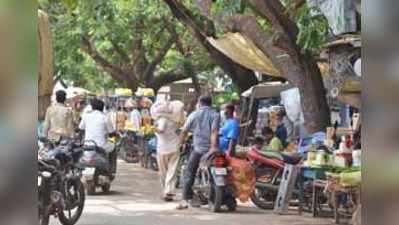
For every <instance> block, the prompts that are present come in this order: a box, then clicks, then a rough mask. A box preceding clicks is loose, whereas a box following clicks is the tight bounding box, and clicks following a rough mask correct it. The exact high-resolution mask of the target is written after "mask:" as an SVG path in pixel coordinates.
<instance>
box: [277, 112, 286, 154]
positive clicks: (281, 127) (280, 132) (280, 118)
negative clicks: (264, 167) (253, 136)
mask: <svg viewBox="0 0 399 225" xmlns="http://www.w3.org/2000/svg"><path fill="white" fill-rule="evenodd" d="M284 118H285V111H283V110H281V111H279V112H278V113H277V122H278V125H277V128H276V132H275V136H276V137H277V138H278V139H279V140H280V141H281V144H282V145H283V147H286V146H287V145H288V143H287V141H288V140H287V137H288V132H287V127H286V126H285V124H284Z"/></svg>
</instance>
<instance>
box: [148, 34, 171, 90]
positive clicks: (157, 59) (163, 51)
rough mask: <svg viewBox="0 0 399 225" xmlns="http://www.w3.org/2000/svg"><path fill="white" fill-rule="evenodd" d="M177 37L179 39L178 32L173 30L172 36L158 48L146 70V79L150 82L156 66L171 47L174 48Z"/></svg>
mask: <svg viewBox="0 0 399 225" xmlns="http://www.w3.org/2000/svg"><path fill="white" fill-rule="evenodd" d="M177 39H178V36H177V33H176V32H172V33H171V37H170V38H169V39H168V41H167V42H166V44H165V45H164V47H163V48H161V49H159V50H158V52H157V55H156V56H155V57H154V59H153V60H152V62H150V63H149V64H148V66H147V68H146V71H145V74H146V79H147V81H148V82H150V81H151V79H152V78H153V74H154V71H155V69H156V67H157V66H158V65H159V64H160V63H161V62H162V60H163V59H164V57H165V56H166V54H167V53H168V51H169V49H170V48H172V46H173V44H174V43H175V42H176V40H177Z"/></svg>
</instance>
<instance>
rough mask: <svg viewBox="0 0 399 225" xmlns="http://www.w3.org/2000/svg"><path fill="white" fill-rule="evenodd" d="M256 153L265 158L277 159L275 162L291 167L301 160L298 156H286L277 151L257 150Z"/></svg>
mask: <svg viewBox="0 0 399 225" xmlns="http://www.w3.org/2000/svg"><path fill="white" fill-rule="evenodd" d="M257 152H258V153H259V154H260V155H261V156H263V157H265V158H269V159H277V160H280V161H283V162H284V163H287V164H292V165H296V164H298V163H299V162H300V161H301V159H302V157H301V156H299V155H287V154H284V153H281V152H277V151H259V150H257Z"/></svg>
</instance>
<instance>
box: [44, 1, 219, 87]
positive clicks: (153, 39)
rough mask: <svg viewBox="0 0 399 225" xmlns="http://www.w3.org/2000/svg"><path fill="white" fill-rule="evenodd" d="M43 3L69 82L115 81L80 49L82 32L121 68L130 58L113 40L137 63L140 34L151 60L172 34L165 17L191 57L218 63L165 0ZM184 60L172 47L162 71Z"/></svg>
mask: <svg viewBox="0 0 399 225" xmlns="http://www.w3.org/2000/svg"><path fill="white" fill-rule="evenodd" d="M39 6H40V8H42V9H43V10H45V11H46V12H48V14H49V15H50V20H51V23H52V31H53V36H54V52H55V73H56V75H58V76H60V77H62V78H63V79H64V80H66V81H67V82H69V83H71V82H73V83H74V84H75V85H79V86H82V87H85V88H88V89H90V90H92V91H96V90H101V89H102V88H103V87H106V88H112V87H114V86H115V81H113V80H112V79H111V78H110V76H109V75H108V74H106V73H104V72H103V70H102V69H101V68H99V67H98V65H96V63H95V62H94V61H93V60H92V59H91V58H90V57H89V56H87V55H86V54H85V53H84V52H82V50H81V45H82V36H83V35H86V36H90V39H91V40H92V41H93V43H94V45H95V47H96V49H97V50H98V51H99V52H100V53H101V55H103V56H104V58H106V59H107V60H108V61H109V62H111V63H112V64H114V65H117V66H119V67H121V68H123V67H124V66H126V65H127V63H126V62H125V61H124V59H123V57H122V56H121V55H120V54H119V53H117V52H116V51H115V48H114V46H113V43H116V44H117V45H118V46H119V47H120V49H122V51H124V52H125V53H126V55H127V56H128V59H129V64H133V63H134V62H133V61H134V59H135V58H136V55H134V53H133V52H134V51H133V42H134V40H136V39H142V40H143V47H142V48H143V49H146V52H145V56H146V58H147V60H148V61H152V60H153V59H154V58H155V57H156V55H157V53H158V51H159V49H161V48H162V47H164V45H165V43H166V42H167V40H168V39H169V38H170V33H169V32H167V30H166V29H165V24H166V22H171V23H172V25H173V27H174V28H175V29H176V32H177V33H178V35H179V37H180V38H181V42H182V44H183V46H184V48H186V49H188V50H189V51H190V52H191V57H190V59H191V60H192V61H193V62H195V63H196V64H199V66H200V68H201V69H205V70H206V69H213V67H214V64H213V63H211V62H210V61H209V58H208V57H207V56H206V55H205V54H206V53H205V51H204V49H202V47H200V46H199V45H198V44H197V42H196V40H195V39H193V38H192V37H191V35H189V34H188V32H185V29H184V27H183V26H182V25H180V24H179V23H177V22H176V21H174V20H173V16H172V14H171V13H170V11H169V9H168V7H166V5H165V4H164V3H163V1H162V0H96V1H78V0H39ZM185 60H187V57H186V56H183V55H182V54H181V53H180V52H179V51H178V50H177V49H176V48H172V49H171V50H169V52H168V53H167V55H166V57H165V58H164V60H163V61H162V64H161V65H160V66H159V67H158V71H169V70H174V69H180V68H182V67H183V64H184V62H185Z"/></svg>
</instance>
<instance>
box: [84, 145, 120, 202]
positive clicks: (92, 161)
mask: <svg viewBox="0 0 399 225" xmlns="http://www.w3.org/2000/svg"><path fill="white" fill-rule="evenodd" d="M87 143H90V144H89V145H87ZM83 150H84V152H83V156H82V157H81V159H80V164H81V165H82V166H83V167H84V170H83V172H82V174H83V182H84V184H85V186H86V189H87V194H88V195H93V194H95V192H96V188H97V187H101V189H102V191H103V192H104V193H108V192H109V191H110V190H111V183H112V181H113V180H114V179H115V173H116V164H117V162H116V156H117V150H116V149H113V151H112V152H110V153H107V152H106V151H105V150H104V149H102V148H100V147H98V146H97V144H96V143H95V142H94V141H85V145H84V147H83Z"/></svg>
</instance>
